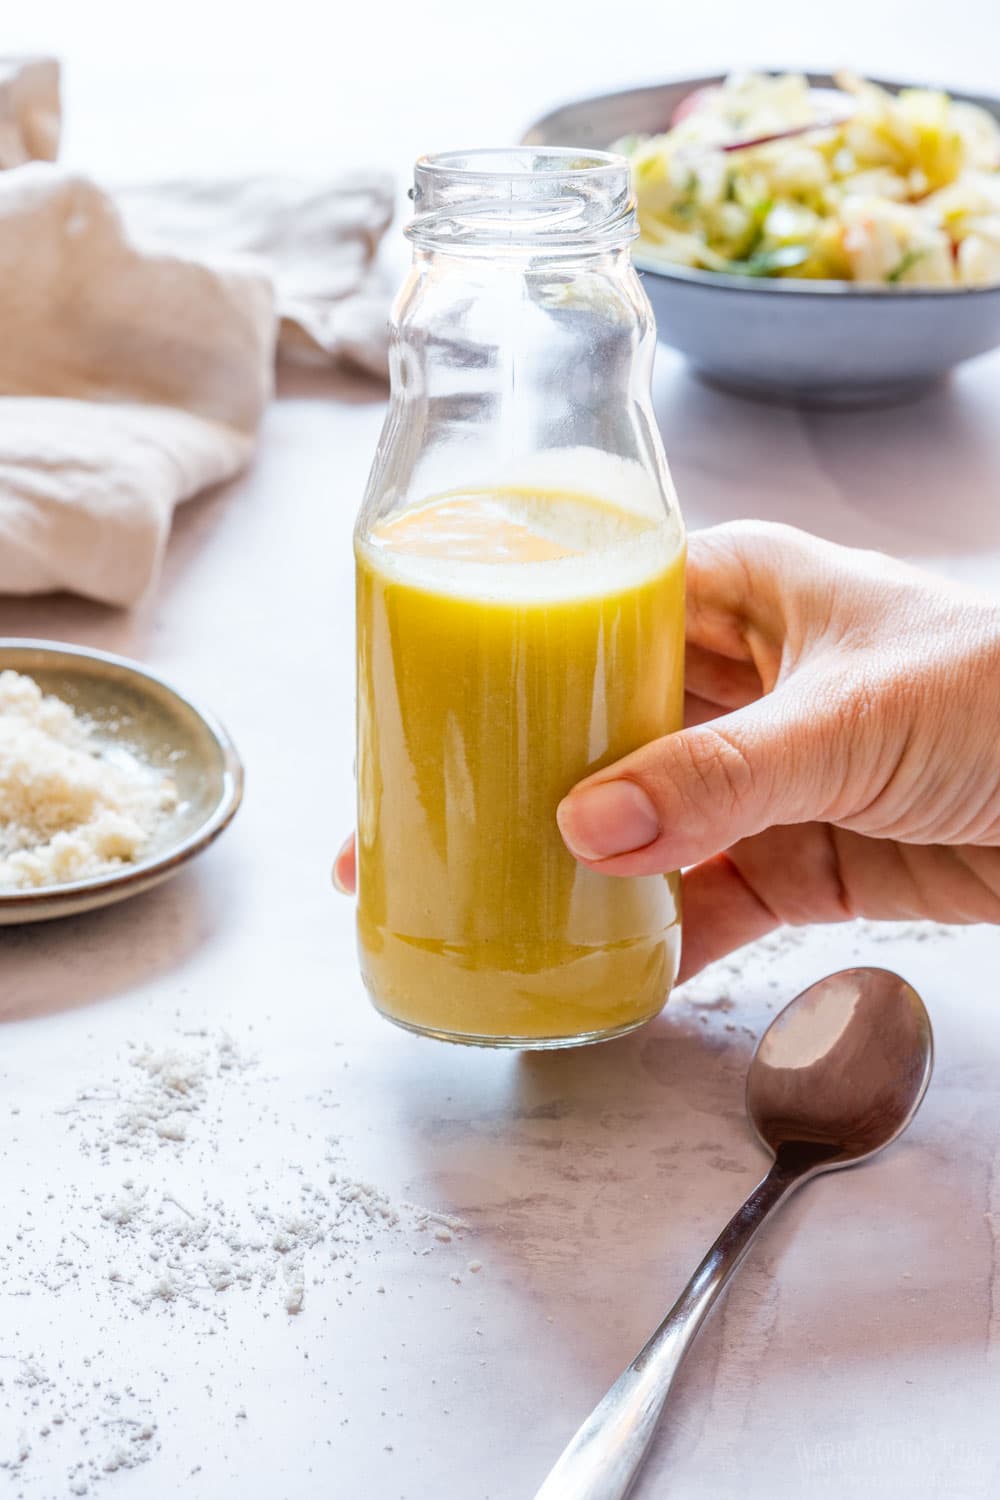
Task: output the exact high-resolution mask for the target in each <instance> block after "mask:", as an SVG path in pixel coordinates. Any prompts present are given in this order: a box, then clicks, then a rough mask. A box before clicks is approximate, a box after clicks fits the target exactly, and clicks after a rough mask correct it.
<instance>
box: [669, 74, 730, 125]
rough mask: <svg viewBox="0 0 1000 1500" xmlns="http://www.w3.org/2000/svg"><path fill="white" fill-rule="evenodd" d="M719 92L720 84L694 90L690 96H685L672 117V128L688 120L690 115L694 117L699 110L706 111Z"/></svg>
mask: <svg viewBox="0 0 1000 1500" xmlns="http://www.w3.org/2000/svg"><path fill="white" fill-rule="evenodd" d="M718 92H719V86H718V84H714V83H713V84H708V85H706V86H705V87H704V88H700V89H692V90H691V92H690V94H685V95H684V98H683V99H682V100H681V102H680V104H678V105H676V106H675V108H674V112H673V114H672V115H671V116H670V124H671V126H674V125H679V124H680V123H681V121H682V120H686V119H687V117H688V115H693V114H694V113H695V112H696V111H697V110H699V109H704V108H705V105H706V104H708V103H709V102H710V101H711V100H712V99H714V98H715V96H716V94H717V93H718Z"/></svg>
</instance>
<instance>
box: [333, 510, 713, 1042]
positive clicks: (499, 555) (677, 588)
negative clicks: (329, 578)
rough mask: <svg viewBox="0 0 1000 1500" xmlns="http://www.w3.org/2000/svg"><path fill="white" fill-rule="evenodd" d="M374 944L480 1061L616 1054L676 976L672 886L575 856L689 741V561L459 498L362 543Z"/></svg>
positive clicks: (367, 958) (676, 533)
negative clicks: (577, 833)
mask: <svg viewBox="0 0 1000 1500" xmlns="http://www.w3.org/2000/svg"><path fill="white" fill-rule="evenodd" d="M357 609H358V619H357V624H358V781H359V814H358V891H359V904H358V933H359V944H360V952H361V963H362V971H363V974H364V978H365V982H366V984H367V986H368V989H369V991H370V992H371V995H372V998H373V999H374V1001H375V1003H376V1005H377V1006H378V1007H379V1009H380V1010H381V1011H383V1012H384V1013H385V1014H386V1015H387V1016H389V1017H391V1018H392V1019H394V1020H396V1021H398V1022H400V1023H402V1024H403V1025H408V1026H412V1027H415V1028H418V1029H420V1030H422V1031H430V1032H433V1033H436V1034H438V1035H440V1036H445V1037H449V1038H452V1039H455V1040H462V1041H501V1040H510V1041H518V1040H521V1041H525V1042H527V1043H528V1044H529V1045H530V1044H534V1045H544V1044H545V1043H546V1042H549V1043H551V1044H552V1045H558V1043H559V1041H560V1040H563V1039H568V1038H575V1039H578V1040H584V1039H588V1038H592V1037H598V1036H606V1035H613V1034H614V1033H615V1032H617V1031H623V1030H627V1029H629V1028H630V1027H632V1026H634V1025H637V1024H638V1023H639V1022H641V1021H643V1020H646V1019H647V1018H648V1017H649V1016H651V1015H654V1014H655V1013H656V1012H657V1011H658V1010H659V1008H660V1006H661V1005H662V1004H663V1001H664V999H665V998H666V995H667V993H668V991H669V989H670V986H671V984H672V983H673V979H674V976H675V973H676V968H677V959H678V953H679V946H680V937H679V934H680V928H679V911H678V883H677V877H676V876H667V877H661V876H649V877H644V878H641V879H627V880H623V879H615V878H613V877H610V876H604V875H599V874H596V873H594V872H593V871H589V870H586V869H584V868H583V867H582V866H580V865H578V864H577V863H576V862H575V861H574V860H573V859H572V857H571V856H570V855H569V854H568V853H567V851H566V848H565V846H564V844H563V842H562V839H561V838H560V836H559V832H558V829H557V827H556V821H555V810H556V806H557V805H558V803H559V801H560V799H561V798H562V797H563V796H564V795H565V794H566V792H568V791H569V789H570V787H571V786H573V784H574V783H575V782H576V781H578V780H579V779H580V778H581V777H582V776H586V775H587V774H588V773H590V772H592V771H595V770H597V769H598V768H599V767H601V766H604V765H607V764H608V763H609V762H611V761H614V760H617V759H618V757H619V756H621V755H624V754H625V753H627V752H628V751H630V750H633V749H635V748H636V747H637V746H639V745H641V744H644V743H645V742H646V741H647V740H651V739H655V738H656V737H657V736H659V735H662V734H665V733H667V732H668V731H671V730H674V729H677V728H679V727H680V725H681V722H682V706H683V659H684V624H683V614H684V556H683V542H682V539H681V536H680V530H679V527H675V526H674V525H672V524H669V523H667V522H666V521H665V519H664V517H663V516H660V517H658V518H657V519H655V520H654V519H651V518H650V517H649V516H647V515H643V514H639V513H636V512H634V511H631V510H628V509H624V508H621V507H619V506H617V505H614V504H611V503H608V502H606V501H603V500H600V499H596V498H592V497H590V496H587V495H582V494H572V493H563V492H559V491H546V492H540V491H537V490H527V489H524V490H522V489H505V490H496V491H482V492H479V491H476V492H471V493H462V494H457V493H456V494H450V495H443V496H440V497H438V498H436V499H433V500H429V501H426V502H425V503H423V504H421V505H419V506H415V507H412V508H410V509H407V510H404V511H401V512H398V513H396V514H393V515H391V516H390V517H388V518H387V519H386V520H384V521H382V522H380V523H379V524H377V525H376V526H375V528H374V529H373V530H372V531H371V532H370V534H369V536H368V538H367V540H359V541H358V543H357Z"/></svg>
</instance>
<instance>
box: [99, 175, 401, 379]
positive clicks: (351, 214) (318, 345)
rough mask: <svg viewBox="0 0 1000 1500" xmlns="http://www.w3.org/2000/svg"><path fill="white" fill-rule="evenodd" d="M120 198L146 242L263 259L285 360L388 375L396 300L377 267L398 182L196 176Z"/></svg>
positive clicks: (122, 192) (121, 193)
mask: <svg viewBox="0 0 1000 1500" xmlns="http://www.w3.org/2000/svg"><path fill="white" fill-rule="evenodd" d="M115 196H116V199H117V202H118V204H119V206H120V207H121V209H122V212H123V214H124V215H125V222H126V224H127V226H128V228H129V230H130V231H131V233H132V234H133V235H134V236H135V238H136V239H138V240H142V241H143V242H148V243H150V244H156V245H162V246H164V247H165V248H168V249H172V250H182V251H184V252H186V253H188V254H214V253H217V252H218V251H220V250H225V251H236V252H242V253H249V254H252V255H255V256H257V257H259V258H260V259H261V260H262V261H263V262H264V263H265V264H266V265H267V267H268V270H269V271H270V274H271V276H272V278H273V280H274V286H275V295H276V298H277V304H278V314H279V316H280V318H281V327H280V331H279V335H278V349H279V352H280V353H281V354H282V355H285V356H287V357H288V358H290V359H295V360H299V361H304V362H307V363H312V364H315V363H329V362H330V361H331V360H334V361H336V362H338V363H344V364H351V365H357V366H360V367H361V368H362V369H364V370H367V371H370V372H371V373H373V374H376V375H380V376H382V377H383V378H384V376H385V372H386V357H387V356H386V347H387V337H386V322H387V319H386V311H387V305H388V294H387V292H386V289H385V286H384V284H383V282H382V279H381V277H380V276H379V275H378V272H377V271H376V270H375V269H374V267H373V263H374V259H375V254H376V251H377V249H378V245H379V241H380V240H381V238H382V236H383V234H384V233H385V230H386V228H387V227H388V225H389V223H390V222H391V220H392V212H393V188H392V181H391V179H390V178H389V177H388V176H386V175H385V174H383V173H378V172H365V173H364V174H363V175H362V174H361V173H360V172H345V173H343V174H341V175H340V176H338V177H335V178H333V179H332V180H331V181H329V182H326V183H317V182H310V181H307V180H301V179H297V178H294V177H251V178H215V179H213V178H196V179H191V180H187V181H184V180H178V181H174V182H162V183H147V184H140V185H137V186H133V187H126V188H120V189H118V190H117V191H116V194H115Z"/></svg>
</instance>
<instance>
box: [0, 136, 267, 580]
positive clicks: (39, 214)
mask: <svg viewBox="0 0 1000 1500" xmlns="http://www.w3.org/2000/svg"><path fill="white" fill-rule="evenodd" d="M0 327H2V328H3V338H2V339H0V591H6V592H8V593H17V594H23V593H35V592H39V591H45V590H49V589H61V588H65V589H72V590H74V591H76V592H78V593H81V594H87V595H89V596H91V597H93V598H96V599H102V600H106V601H107V602H108V603H112V604H131V603H134V602H135V601H136V600H137V599H138V598H139V597H140V596H141V594H142V593H143V592H144V590H145V589H146V588H147V587H148V586H149V584H150V582H151V581H152V579H153V578H154V576H155V574H156V571H157V567H158V564H159V561H160V557H161V555H162V551H163V547H164V544H165V541H166V537H167V532H168V530H169V526H170V518H171V515H172V513H173V508H174V505H175V504H176V502H177V501H179V500H183V499H186V498H187V497H188V496H190V495H193V494H195V493H196V492H197V491H198V490H200V489H203V488H204V487H205V486H206V485H208V484H213V483H215V482H217V481H219V480H222V479H226V478H229V477H230V476H231V475H233V474H235V473H236V472H237V471H238V470H239V469H240V468H242V467H243V465H244V464H245V463H246V462H247V460H248V458H249V456H250V454H251V452H252V450H253V444H254V436H255V433H256V430H257V426H258V424H259V422H260V418H261V414H262V412H263V409H264V406H265V404H266V401H267V398H268V395H269V393H270V389H271V370H272V360H273V347H274V332H275V323H274V303H273V294H272V288H271V284H270V281H269V279H268V277H267V276H266V275H265V274H262V273H261V272H260V271H259V270H254V269H252V268H247V267H245V266H234V265H228V266H226V265H211V264H208V263H207V262H203V261H196V260H188V259H184V258H183V257H181V256H178V255H168V254H165V253H161V252H152V251H149V250H145V249H142V248H140V247H139V246H137V245H136V244H134V243H132V242H131V241H130V240H129V239H128V237H127V235H126V233H125V231H124V228H123V225H122V222H121V217H120V215H119V213H118V211H117V209H116V208H115V206H114V204H113V203H112V202H111V200H110V198H109V197H108V195H107V194H106V193H104V192H102V190H101V189H100V188H98V187H96V186H95V185H94V184H93V183H92V182H88V181H87V180H86V179H85V178H82V177H78V176H76V175H73V174H70V173H67V172H64V171H62V170H61V169H60V168H59V167H56V166H47V165H43V164H42V163H33V164H31V165H29V166H24V167H18V168H16V169H15V170H14V171H10V172H0Z"/></svg>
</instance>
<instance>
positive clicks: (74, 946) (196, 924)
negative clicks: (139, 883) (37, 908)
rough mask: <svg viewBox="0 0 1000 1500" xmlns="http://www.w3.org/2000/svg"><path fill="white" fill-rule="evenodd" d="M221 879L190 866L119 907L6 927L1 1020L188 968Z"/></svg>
mask: <svg viewBox="0 0 1000 1500" xmlns="http://www.w3.org/2000/svg"><path fill="white" fill-rule="evenodd" d="M217 885H218V882H216V883H215V884H213V882H212V881H210V880H207V879H204V878H202V876H201V874H200V872H198V871H196V870H186V871H183V872H182V873H180V874H179V875H177V876H175V877H174V878H173V879H172V880H170V881H168V882H167V883H166V884H165V885H161V886H157V887H156V888H155V889H154V890H152V891H147V892H146V893H145V894H143V895H141V896H132V897H130V898H129V900H127V901H123V902H121V903H119V904H118V905H117V906H107V907H103V908H101V909H100V910H99V911H93V912H85V913H84V914H82V915H81V916H77V917H62V918H58V919H57V920H55V921H52V922H32V923H28V924H26V925H25V926H22V927H0V1025H3V1024H4V1023H5V1022H11V1021H24V1020H29V1019H37V1018H40V1017H43V1016H49V1015H55V1014H57V1013H59V1012H61V1011H70V1010H77V1009H80V1008H81V1007H83V1006H86V1005H93V1004H96V1003H99V1002H100V1001H103V1000H108V999H111V998H112V997H113V996H115V995H120V994H122V993H123V992H125V991H128V990H133V989H138V988H139V987H141V986H142V985H143V984H144V983H146V982H147V981H148V980H150V979H151V978H153V976H154V975H157V974H162V973H164V972H166V971H169V970H171V969H177V968H180V967H181V966H182V965H183V964H184V961H185V960H186V958H187V957H188V956H189V955H190V954H191V953H192V952H194V950H195V949H196V948H198V947H199V946H200V945H201V944H202V943H204V942H205V941H206V940H207V939H208V938H209V937H210V935H211V933H212V930H213V928H214V927H215V925H216V915H217V911H216V907H217V903H218V902H219V901H220V900H221V896H220V894H219V892H218V890H217Z"/></svg>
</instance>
